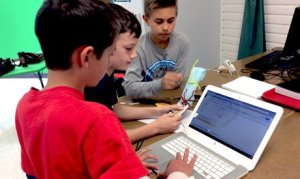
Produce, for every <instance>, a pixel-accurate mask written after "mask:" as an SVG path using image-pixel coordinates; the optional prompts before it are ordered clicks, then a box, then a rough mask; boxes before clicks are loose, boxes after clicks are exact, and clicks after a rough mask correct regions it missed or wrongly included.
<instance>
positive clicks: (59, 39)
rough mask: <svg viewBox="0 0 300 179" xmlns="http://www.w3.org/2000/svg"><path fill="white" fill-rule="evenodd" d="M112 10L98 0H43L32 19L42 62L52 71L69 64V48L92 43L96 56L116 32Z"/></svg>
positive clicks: (108, 43) (116, 22)
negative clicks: (42, 56)
mask: <svg viewBox="0 0 300 179" xmlns="http://www.w3.org/2000/svg"><path fill="white" fill-rule="evenodd" d="M119 28H120V24H119V21H118V20H117V16H116V15H115V13H114V12H113V11H112V10H111V9H110V8H109V7H108V6H107V5H106V4H105V3H103V2H101V1H99V0H45V1H44V2H43V4H42V6H41V8H40V9H39V11H38V13H37V16H36V21H35V33H36V35H37V37H38V40H39V42H40V45H41V48H42V51H43V55H44V57H45V61H46V65H47V67H48V68H49V69H52V70H58V69H60V70H65V69H69V68H70V67H71V63H70V58H71V54H72V53H73V51H74V50H75V49H77V48H79V47H81V46H93V47H94V50H95V54H96V55H97V57H98V58H99V57H101V56H102V53H103V51H104V49H106V48H107V47H109V46H110V45H111V44H112V43H113V41H114V39H115V37H116V36H117V35H118V33H119Z"/></svg>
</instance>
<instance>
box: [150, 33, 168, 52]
mask: <svg viewBox="0 0 300 179" xmlns="http://www.w3.org/2000/svg"><path fill="white" fill-rule="evenodd" d="M150 39H151V40H152V43H153V44H154V45H155V46H157V47H159V48H162V49H165V48H167V47H168V45H169V41H170V38H168V40H164V41H161V40H159V39H158V38H155V36H153V35H152V34H150Z"/></svg>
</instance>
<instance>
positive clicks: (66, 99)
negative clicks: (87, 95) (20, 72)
mask: <svg viewBox="0 0 300 179" xmlns="http://www.w3.org/2000/svg"><path fill="white" fill-rule="evenodd" d="M119 27H120V26H119V22H118V20H117V19H116V18H115V15H114V13H113V12H112V11H111V9H110V8H108V7H107V6H106V5H105V4H104V3H102V2H101V1H98V0H72V1H68V0H46V1H44V2H43V4H42V7H41V8H40V10H39V12H38V14H37V17H36V23H35V32H36V35H37V37H38V39H39V42H40V45H41V48H42V51H43V55H44V57H45V61H46V65H47V67H48V82H47V85H46V87H45V88H44V89H43V90H41V91H39V90H37V89H34V88H32V89H30V91H29V92H27V93H26V94H25V95H24V96H23V97H22V99H21V100H20V102H19V104H18V107H17V110H16V129H17V133H18V138H19V142H20V145H21V157H22V158H21V160H22V169H23V170H24V172H25V173H27V174H28V175H30V176H34V177H36V178H38V179H43V178H49V179H52V178H55V179H56V178H72V179H74V178H109V179H111V178H142V177H145V176H147V174H148V171H147V170H146V169H145V167H144V166H143V164H142V163H141V161H140V160H139V159H138V157H137V156H136V154H135V152H134V150H133V148H132V146H131V143H130V141H129V139H128V136H127V135H126V133H125V131H124V129H123V127H122V125H121V124H120V122H119V120H118V119H117V117H116V116H115V115H114V114H113V112H111V111H110V110H108V109H107V108H106V107H104V106H103V105H100V104H98V103H94V102H87V101H84V97H83V90H84V88H85V87H86V86H95V85H97V83H98V81H99V80H100V79H101V78H102V77H103V76H104V74H105V73H106V72H107V66H108V62H109V57H110V55H111V54H112V53H113V52H114V50H115V43H116V38H117V37H118V32H119ZM187 156H188V150H186V152H185V154H184V157H183V158H182V157H181V155H180V154H178V155H177V158H176V160H173V161H172V162H170V165H169V167H168V169H167V170H166V173H165V174H167V175H169V174H171V175H170V176H169V177H172V176H174V175H176V174H179V175H182V176H183V178H187V175H190V174H191V172H192V168H193V165H194V162H195V160H196V158H195V157H194V158H193V159H192V160H191V161H190V163H188V161H187ZM175 171H179V173H178V172H175Z"/></svg>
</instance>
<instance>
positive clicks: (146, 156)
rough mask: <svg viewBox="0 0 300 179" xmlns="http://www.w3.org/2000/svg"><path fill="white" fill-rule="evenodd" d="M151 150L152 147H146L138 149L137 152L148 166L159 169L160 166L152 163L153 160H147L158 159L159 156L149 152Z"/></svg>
mask: <svg viewBox="0 0 300 179" xmlns="http://www.w3.org/2000/svg"><path fill="white" fill-rule="evenodd" d="M151 150H152V148H150V147H145V148H142V149H140V150H138V151H137V152H136V154H137V156H138V157H139V159H140V160H141V162H142V163H143V165H144V166H145V167H146V168H149V169H153V170H158V169H159V168H158V166H157V165H155V164H154V163H151V162H147V160H154V161H158V158H157V157H156V156H155V155H152V154H149V152H150V151H151Z"/></svg>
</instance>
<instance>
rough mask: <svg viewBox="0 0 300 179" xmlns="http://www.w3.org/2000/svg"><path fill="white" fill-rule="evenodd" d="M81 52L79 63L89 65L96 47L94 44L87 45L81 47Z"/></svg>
mask: <svg viewBox="0 0 300 179" xmlns="http://www.w3.org/2000/svg"><path fill="white" fill-rule="evenodd" d="M79 54H80V55H79V59H78V60H79V65H80V66H85V67H88V66H89V63H90V61H91V59H92V58H93V56H94V48H93V47H92V46H85V47H83V48H81V49H80V52H79Z"/></svg>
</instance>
